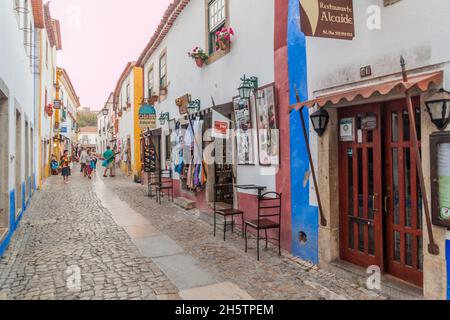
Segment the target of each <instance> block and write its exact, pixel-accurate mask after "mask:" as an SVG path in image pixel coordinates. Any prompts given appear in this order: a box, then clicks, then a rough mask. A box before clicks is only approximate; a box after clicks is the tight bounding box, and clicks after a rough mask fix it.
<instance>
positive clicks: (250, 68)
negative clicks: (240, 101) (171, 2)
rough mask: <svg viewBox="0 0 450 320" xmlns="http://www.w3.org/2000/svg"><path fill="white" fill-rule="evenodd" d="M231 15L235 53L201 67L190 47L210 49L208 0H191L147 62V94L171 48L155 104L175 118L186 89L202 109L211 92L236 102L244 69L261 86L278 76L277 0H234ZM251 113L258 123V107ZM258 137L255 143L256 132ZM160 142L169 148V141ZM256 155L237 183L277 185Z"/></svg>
mask: <svg viewBox="0 0 450 320" xmlns="http://www.w3.org/2000/svg"><path fill="white" fill-rule="evenodd" d="M229 16H230V25H231V26H232V27H233V29H234V30H235V32H236V36H235V37H234V40H233V44H232V49H231V51H230V53H229V54H227V55H225V56H224V57H222V58H221V59H219V60H217V61H215V62H214V63H212V64H210V65H208V66H205V67H203V68H202V69H200V68H198V67H197V66H196V65H195V63H194V61H193V60H192V59H191V58H189V57H188V56H187V53H188V52H189V51H191V50H192V49H193V48H194V47H196V46H199V47H202V48H203V49H205V50H206V48H205V45H206V39H205V36H206V34H205V30H206V26H205V22H206V21H205V1H204V0H192V1H190V3H189V4H188V5H187V7H186V8H185V9H184V11H183V12H182V13H181V14H180V16H179V17H178V19H177V20H176V21H175V23H174V25H173V27H172V29H171V30H170V32H169V33H168V34H167V36H166V38H165V39H164V41H163V42H162V43H161V45H160V46H159V47H158V49H157V50H156V51H155V52H154V53H153V55H152V56H151V58H150V59H149V60H148V61H147V63H146V64H145V66H144V86H145V87H144V94H145V96H147V94H148V79H147V76H148V71H149V69H150V68H151V65H153V66H154V76H155V79H154V81H155V87H156V88H155V89H157V88H158V85H159V57H160V54H161V52H162V51H163V50H164V49H167V76H168V83H169V86H168V96H167V99H166V100H165V101H163V102H162V103H160V104H157V105H156V107H157V110H158V112H169V113H170V117H171V119H173V118H176V119H179V118H180V114H179V112H178V107H177V106H176V105H175V100H176V99H177V98H178V97H180V96H183V95H185V94H186V93H190V94H191V95H192V99H200V100H201V102H202V109H206V108H210V107H212V102H211V96H212V97H214V100H215V103H216V105H220V104H224V103H228V102H231V101H232V98H233V97H235V96H237V95H238V91H237V88H238V87H239V85H240V83H241V81H240V78H241V77H242V76H243V74H246V75H247V76H257V77H258V78H259V85H260V86H263V85H266V84H270V83H272V82H273V81H274V40H273V37H274V29H273V26H274V1H272V0H246V1H240V0H229ZM194 22H195V23H194ZM252 116H253V122H254V127H255V128H256V117H255V113H253V114H252ZM281 125H283V124H281ZM254 138H255V139H254V145H255V147H256V146H257V140H256V135H255V137H254ZM161 147H162V148H161V149H162V150H163V152H164V150H165V148H164V141H163V142H162V146H161ZM162 156H164V154H163V155H162ZM255 160H256V161H255V162H256V165H255V166H239V167H238V174H237V176H238V183H239V184H262V185H265V186H267V187H268V189H269V190H275V176H274V175H273V174H270V175H264V174H262V173H261V171H264V170H265V169H262V168H260V167H259V165H258V162H259V161H258V159H257V152H256V150H255Z"/></svg>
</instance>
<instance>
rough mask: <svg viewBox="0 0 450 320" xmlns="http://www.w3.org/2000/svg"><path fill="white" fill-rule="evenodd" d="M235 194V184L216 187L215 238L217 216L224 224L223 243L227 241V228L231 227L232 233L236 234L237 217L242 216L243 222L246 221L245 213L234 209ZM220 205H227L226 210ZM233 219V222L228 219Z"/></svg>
mask: <svg viewBox="0 0 450 320" xmlns="http://www.w3.org/2000/svg"><path fill="white" fill-rule="evenodd" d="M233 197H234V192H233V184H232V183H227V184H215V185H214V237H215V236H216V231H217V215H219V216H222V217H223V220H224V223H223V241H226V240H227V226H229V225H231V232H232V233H233V232H234V225H235V221H234V218H235V216H240V217H241V219H242V220H241V221H244V212H243V211H241V210H238V209H234V208H233V207H234V199H233ZM218 204H221V205H223V204H225V205H226V208H218ZM229 217H231V222H228V218H229Z"/></svg>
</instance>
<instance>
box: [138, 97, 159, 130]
mask: <svg viewBox="0 0 450 320" xmlns="http://www.w3.org/2000/svg"><path fill="white" fill-rule="evenodd" d="M139 127H140V128H141V130H142V131H145V130H148V129H150V130H153V129H156V128H157V125H156V110H155V107H153V106H151V105H149V104H144V105H142V106H141V108H140V109H139Z"/></svg>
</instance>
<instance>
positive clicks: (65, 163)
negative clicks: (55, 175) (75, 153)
mask: <svg viewBox="0 0 450 320" xmlns="http://www.w3.org/2000/svg"><path fill="white" fill-rule="evenodd" d="M70 163H71V160H70V157H69V151H67V150H65V151H64V154H63V156H62V157H61V163H60V167H61V175H62V177H63V181H64V182H65V183H69V176H70V174H71V170H70Z"/></svg>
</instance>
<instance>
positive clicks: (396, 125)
mask: <svg viewBox="0 0 450 320" xmlns="http://www.w3.org/2000/svg"><path fill="white" fill-rule="evenodd" d="M305 2H307V1H305ZM349 6H351V8H352V12H351V14H352V15H353V16H354V31H355V33H354V37H353V38H352V39H347V40H341V39H331V38H328V39H327V38H320V37H306V39H305V42H306V61H307V70H308V75H307V84H308V91H307V95H308V97H309V100H311V101H310V102H308V103H307V106H309V107H314V109H313V110H312V111H311V112H313V111H316V110H317V106H320V107H321V108H324V109H326V110H327V111H328V113H329V115H330V121H329V125H328V128H327V131H326V132H325V134H324V135H323V137H318V136H317V134H316V133H314V132H313V131H311V144H312V145H313V148H314V150H315V161H316V164H317V165H318V171H319V176H320V186H319V189H320V190H321V192H322V202H323V203H325V205H324V213H325V216H326V219H327V221H328V225H327V226H322V227H319V237H318V253H319V262H320V264H322V265H324V266H330V263H331V262H334V261H336V260H339V259H342V260H345V261H349V262H351V263H354V264H357V265H360V266H363V267H368V266H370V265H378V266H379V267H380V269H381V270H382V271H383V272H385V273H387V274H391V275H394V276H395V277H397V278H401V279H402V280H405V281H407V282H410V283H411V284H413V285H415V286H418V287H420V288H421V289H422V288H423V291H422V292H423V295H424V296H425V297H426V298H431V299H446V298H448V297H450V291H449V288H450V286H449V281H448V275H447V270H448V264H449V261H446V259H448V254H447V258H446V252H447V253H448V248H449V241H448V240H449V239H450V233H449V231H448V230H447V228H445V227H442V226H438V225H436V224H433V225H431V224H429V223H427V219H426V218H427V217H426V211H425V209H424V205H425V203H424V198H423V193H422V188H421V186H420V183H419V182H420V179H419V174H418V173H417V170H416V163H417V162H416V157H415V152H414V142H413V134H414V132H413V130H412V129H411V123H410V117H409V113H408V108H407V102H406V101H407V99H406V93H405V89H404V87H405V86H406V87H407V88H409V90H408V91H409V92H410V93H411V95H412V97H413V98H412V104H413V110H415V113H416V114H415V121H416V127H417V131H418V139H419V143H420V147H421V156H422V159H421V160H422V163H421V169H422V171H423V174H424V183H425V190H426V193H427V196H428V203H427V205H428V207H429V209H430V212H431V214H434V213H433V211H434V210H436V208H435V207H436V205H437V204H438V203H439V200H438V199H439V198H440V199H441V200H442V199H443V198H442V197H439V192H437V191H436V190H438V187H436V188H435V189H432V185H433V184H434V185H435V184H436V183H437V179H438V178H436V177H433V166H434V165H433V163H435V164H437V163H438V162H433V161H435V160H433V159H436V154H433V152H432V151H431V149H430V145H431V144H432V142H433V139H434V138H435V137H437V136H440V137H442V136H445V132H448V131H449V130H450V127H447V128H446V129H443V130H442V132H440V130H439V129H438V128H437V127H436V125H434V124H433V123H432V121H431V118H430V114H429V111H428V109H427V106H426V101H427V99H429V98H430V97H431V96H432V95H433V94H434V93H436V91H437V90H439V89H445V90H447V91H450V42H448V41H446V40H444V39H449V38H450V29H449V24H448V19H447V17H448V16H449V15H450V6H449V5H448V3H447V2H446V1H431V2H430V1H420V0H410V1H405V0H400V1H381V0H380V1H378V0H358V1H349ZM302 10H305V11H306V10H310V9H308V8H306V6H305V8H304V9H302ZM308 14H310V13H308ZM305 16H306V15H305V12H302V16H301V17H302V18H304V17H305ZM299 18H300V16H299V13H297V15H295V14H294V15H293V16H291V17H290V19H299ZM336 28H337V27H336ZM300 36H301V35H300ZM401 57H403V59H404V62H405V70H406V74H407V78H408V80H407V81H408V82H407V85H404V84H403V81H404V80H403V76H402V66H401ZM298 63H301V62H298ZM314 99H315V100H314ZM369 119H372V124H371V125H368V126H367V125H366V124H367V121H369ZM349 128H350V129H349ZM347 129H349V130H347ZM345 130H347V131H345ZM442 145H444V144H442ZM447 145H448V144H447ZM291 152H292V150H291ZM441 157H442V156H441ZM333 164H334V165H333ZM447 174H448V173H447ZM435 186H436V185H435ZM433 190H434V191H433ZM312 196H314V194H313V193H312ZM441 196H442V194H441ZM356 199H358V200H356ZM442 201H443V200H442ZM355 203H357V205H356V206H355ZM356 208H358V209H356ZM354 211H356V212H358V213H354ZM430 218H431V217H430ZM433 220H434V219H433ZM433 222H435V221H433ZM429 230H431V231H432V232H433V239H434V244H435V245H437V247H438V248H439V250H430V247H429V246H430V244H432V240H431V237H430V233H429ZM434 248H436V247H434ZM431 249H433V248H431Z"/></svg>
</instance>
